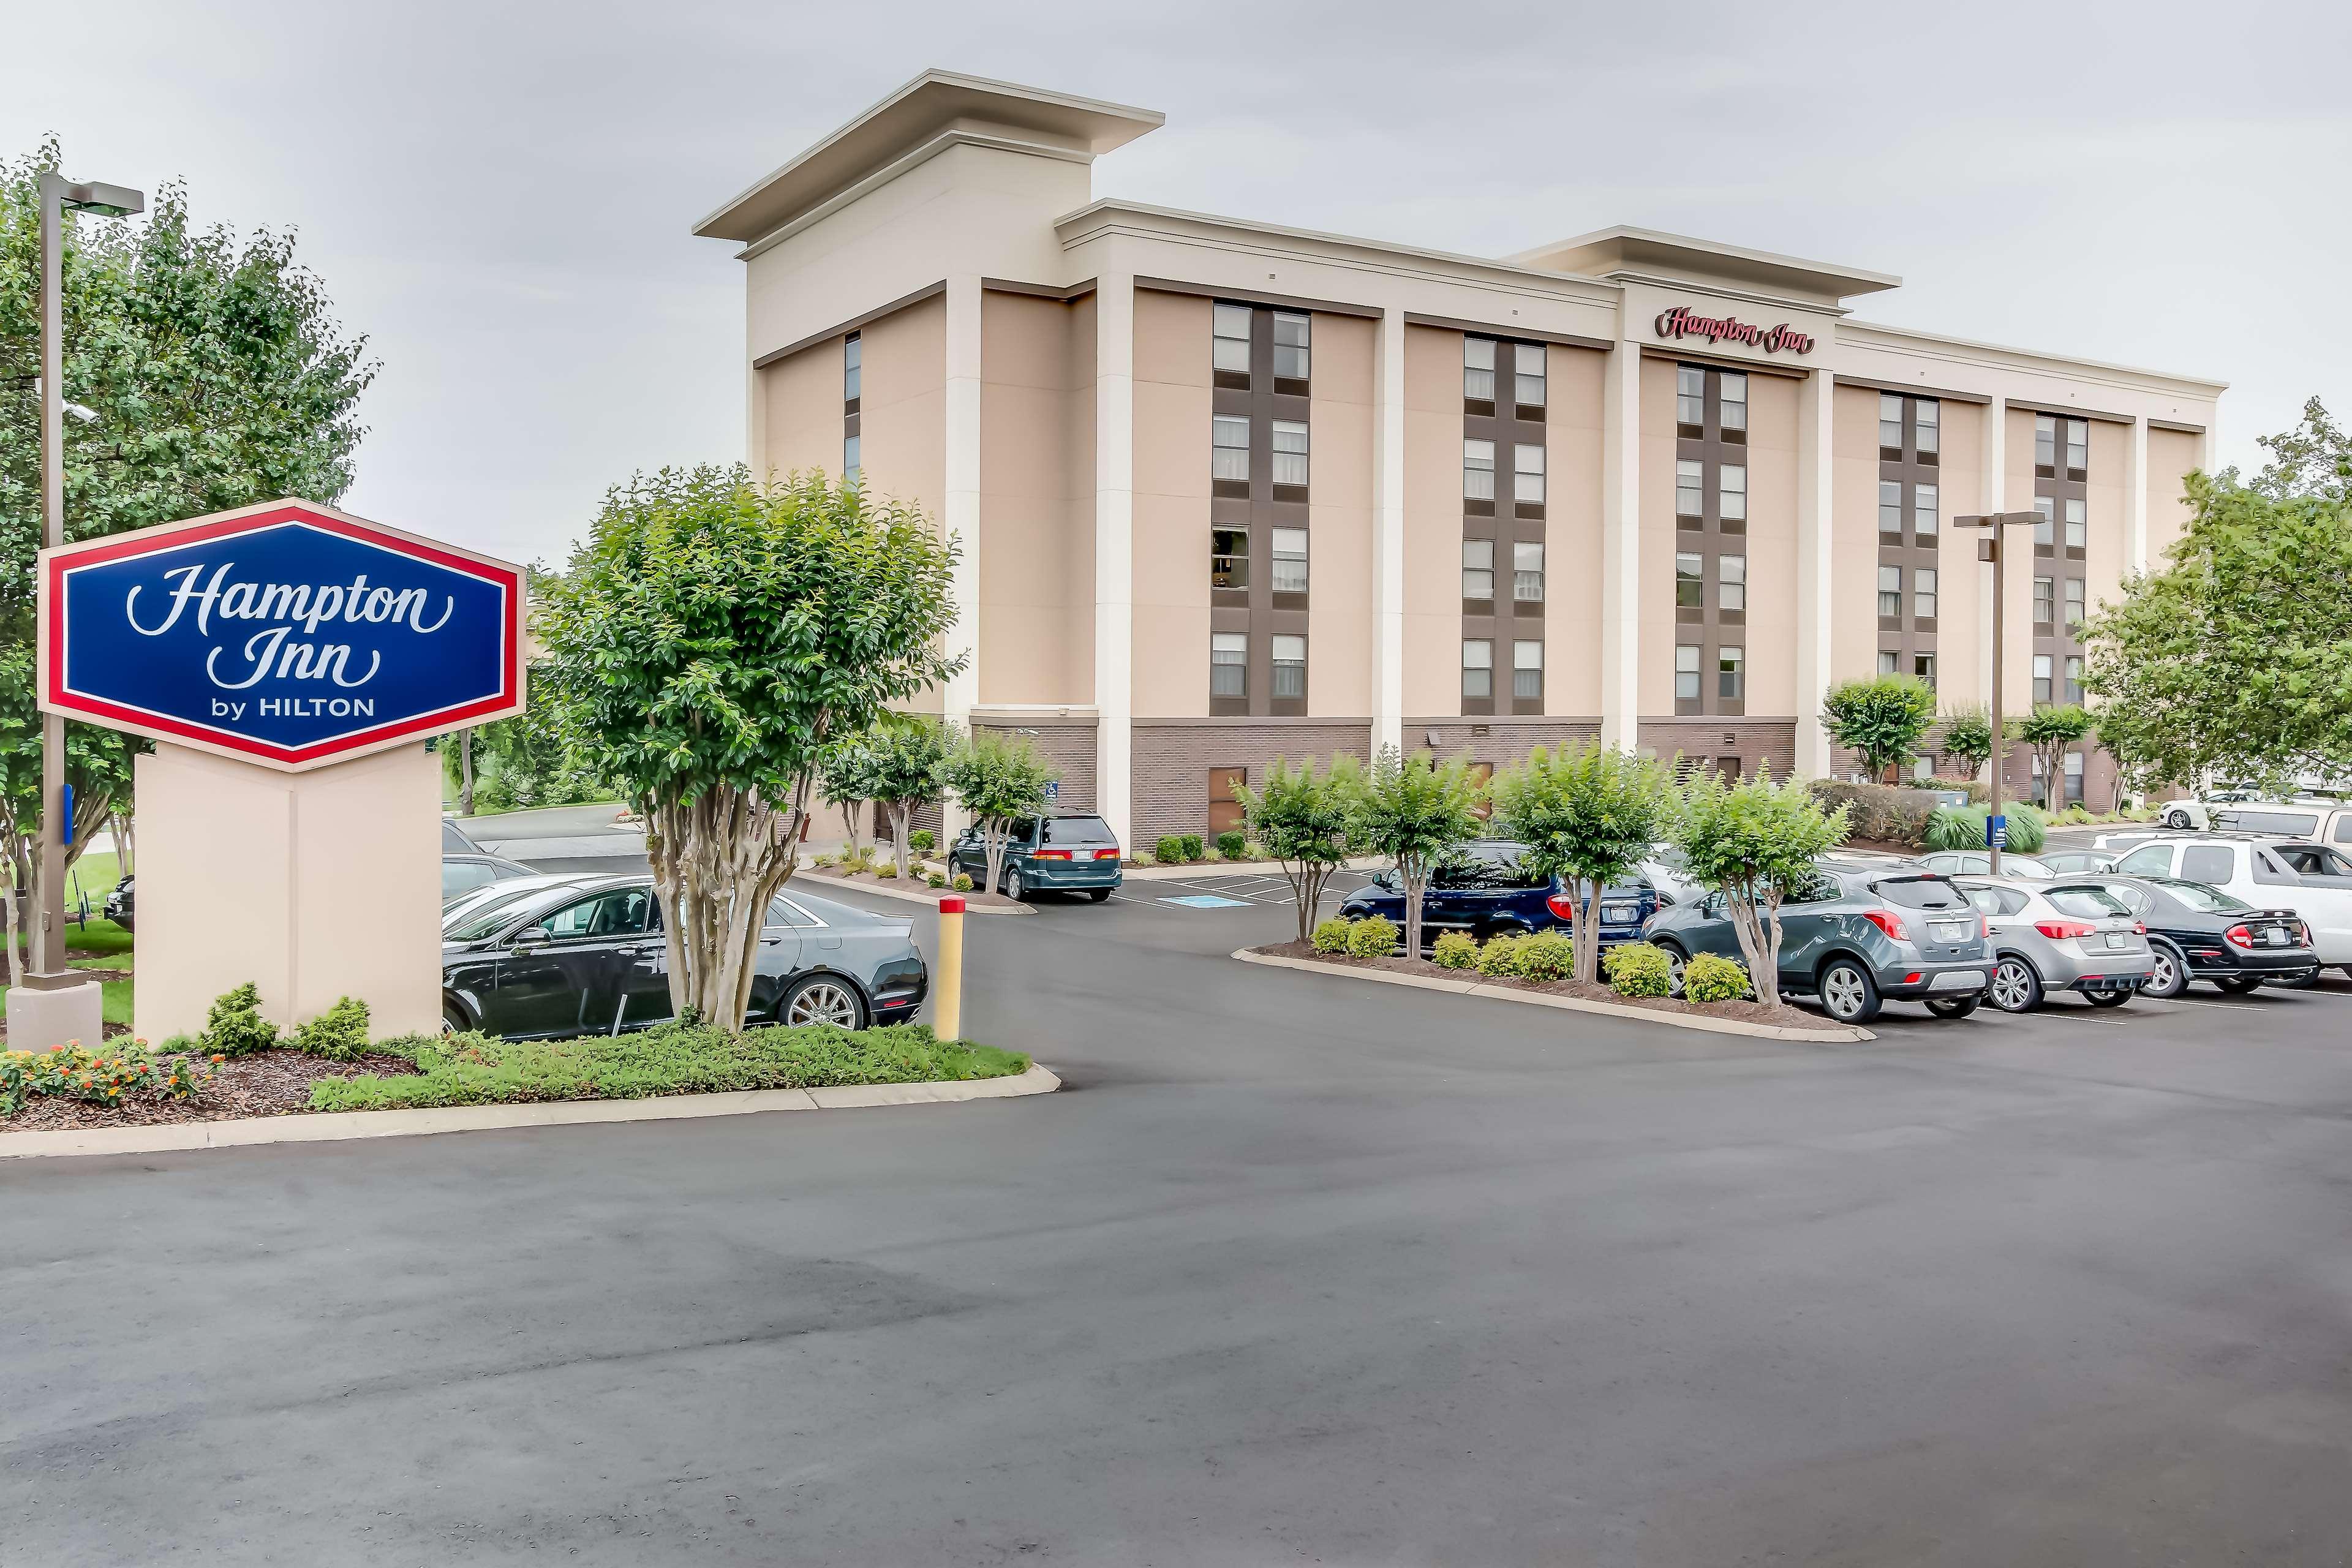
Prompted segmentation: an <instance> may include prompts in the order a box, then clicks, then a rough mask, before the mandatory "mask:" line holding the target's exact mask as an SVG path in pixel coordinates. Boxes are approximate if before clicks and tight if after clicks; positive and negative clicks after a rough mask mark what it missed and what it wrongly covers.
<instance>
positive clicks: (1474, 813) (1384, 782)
mask: <svg viewBox="0 0 2352 1568" xmlns="http://www.w3.org/2000/svg"><path fill="white" fill-rule="evenodd" d="M1485 795H1486V792H1485V790H1484V789H1483V788H1482V787H1481V785H1480V784H1478V782H1477V781H1476V780H1475V779H1474V778H1472V777H1471V776H1470V764H1469V763H1467V762H1466V761H1465V760H1463V759H1462V758H1459V757H1456V758H1454V760H1453V761H1451V762H1443V763H1441V762H1439V761H1437V760H1436V758H1434V757H1433V756H1432V755H1431V754H1430V753H1429V752H1414V753H1413V754H1412V756H1410V757H1407V756H1402V755H1400V754H1399V753H1398V752H1397V749H1396V748H1395V747H1394V746H1383V747H1381V750H1380V753H1379V755H1377V756H1376V757H1374V758H1373V759H1372V766H1371V771H1370V773H1368V774H1366V775H1365V778H1364V782H1363V787H1362V788H1361V789H1360V790H1358V791H1357V792H1356V813H1355V816H1356V828H1355V837H1356V842H1357V843H1358V844H1360V846H1362V847H1363V848H1364V849H1366V850H1367V851H1369V852H1370V853H1372V854H1374V855H1379V856H1382V857H1384V858H1387V859H1388V861H1389V862H1390V863H1391V865H1392V866H1393V867H1394V868H1395V874H1396V879H1397V882H1398V887H1399V890H1400V891H1401V892H1402V893H1403V895H1404V951H1405V954H1406V956H1407V957H1410V958H1418V957H1420V956H1421V900H1422V896H1423V894H1425V893H1426V892H1428V891H1429V877H1430V873H1431V872H1433V871H1434V870H1436V869H1437V868H1438V867H1439V866H1441V865H1443V864H1444V862H1445V860H1446V858H1448V857H1449V856H1450V855H1452V854H1453V852H1454V850H1455V849H1456V848H1458V847H1461V846H1462V845H1464V844H1466V843H1468V842H1469V841H1470V840H1471V839H1473V838H1475V837H1478V832H1479V829H1480V828H1481V827H1482V826H1484V825H1483V824H1482V823H1480V822H1479V820H1478V807H1479V805H1480V804H1481V803H1482V801H1483V800H1484V799H1485Z"/></svg>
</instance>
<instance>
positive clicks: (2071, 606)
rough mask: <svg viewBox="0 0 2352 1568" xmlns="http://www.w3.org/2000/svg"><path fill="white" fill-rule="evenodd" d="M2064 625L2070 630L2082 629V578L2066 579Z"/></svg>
mask: <svg viewBox="0 0 2352 1568" xmlns="http://www.w3.org/2000/svg"><path fill="white" fill-rule="evenodd" d="M2066 625H2067V626H2068V627H2069V628H2070V629H2071V630H2074V631H2080V630H2082V629H2083V580H2082V579H2081V578H2080V577H2069V578H2067V579H2066Z"/></svg>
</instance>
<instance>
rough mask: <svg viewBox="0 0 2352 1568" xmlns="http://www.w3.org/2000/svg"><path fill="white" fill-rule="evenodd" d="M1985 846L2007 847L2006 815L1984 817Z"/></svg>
mask: <svg viewBox="0 0 2352 1568" xmlns="http://www.w3.org/2000/svg"><path fill="white" fill-rule="evenodd" d="M1985 847H1986V848H1988V849H2006V848H2008V847H2009V818H2008V816H1988V817H1986V818H1985Z"/></svg>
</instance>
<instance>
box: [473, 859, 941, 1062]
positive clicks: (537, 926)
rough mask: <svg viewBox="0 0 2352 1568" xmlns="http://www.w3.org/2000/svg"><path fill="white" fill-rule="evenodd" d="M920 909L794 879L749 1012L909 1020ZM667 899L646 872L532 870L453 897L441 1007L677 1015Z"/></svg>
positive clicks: (485, 1019)
mask: <svg viewBox="0 0 2352 1568" xmlns="http://www.w3.org/2000/svg"><path fill="white" fill-rule="evenodd" d="M913 928H914V922H913V921H907V920H893V919H889V918H887V917H885V916H881V915H874V914H868V913H866V911H865V910H858V909H852V908H851V907H849V906H848V905H846V904H837V903H835V902H833V901H832V900H828V899H813V898H809V897H806V896H804V895H803V894H802V893H800V892H798V891H796V890H793V891H787V892H784V893H781V894H779V895H777V897H776V899H775V900H774V901H773V902H772V903H771V904H770V905H769V906H768V923H767V925H766V926H765V927H764V928H763V929H762V930H761V933H760V949H759V953H758V956H757V959H756V961H755V963H756V969H757V975H756V978H755V979H754V980H753V981H752V983H751V1006H750V1008H749V1009H748V1010H747V1013H746V1021H747V1022H751V1023H759V1024H792V1025H803V1024H832V1025H835V1026H839V1027H841V1028H845V1029H862V1028H865V1027H866V1026H868V1025H870V1024H876V1023H884V1024H895V1023H904V1022H906V1021H907V1020H908V1019H909V1018H912V1017H913V1016H915V1010H916V1008H918V1007H919V1006H920V1005H922V1001H923V997H924V995H925V994H926V993H927V992H928V991H929V988H930V973H929V970H928V969H927V968H926V967H925V966H924V963H923V955H922V952H920V951H919V949H918V948H917V947H916V946H915V943H914V941H913V938H912V937H911V935H910V934H909V933H910V932H911V931H912V930H913ZM668 965H669V957H668V952H667V948H666V946H665V945H664V943H663V941H662V930H661V905H660V903H659V901H658V900H656V898H655V897H654V888H653V882H652V879H650V878H646V877H641V876H640V877H524V878H517V879H514V880H513V881H511V882H505V883H493V884H492V885H491V886H489V887H488V888H485V889H480V890H478V891H477V892H475V893H473V894H470V895H467V896H466V897H464V898H462V899H460V900H457V901H456V902H454V903H452V904H451V905H450V906H449V907H448V909H447V910H445V911H444V913H443V916H442V925H441V1019H442V1026H443V1027H445V1028H447V1029H451V1030H462V1029H483V1030H487V1031H488V1032H489V1033H492V1034H498V1035H506V1036H509V1037H516V1038H526V1039H528V1038H551V1037H558V1036H565V1035H584V1034H614V1035H617V1034H620V1033H621V1032H622V1031H624V1030H627V1029H642V1028H645V1027H646V1026H649V1025H653V1024H658V1023H663V1022H665V1021H667V1019H668V1018H669V1016H670V1003H669V967H668Z"/></svg>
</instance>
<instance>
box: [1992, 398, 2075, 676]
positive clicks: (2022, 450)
mask: <svg viewBox="0 0 2352 1568" xmlns="http://www.w3.org/2000/svg"><path fill="white" fill-rule="evenodd" d="M2034 418H2035V416H2034V415H2033V414H2032V412H2031V411H2030V410H2026V409H2021V408H2012V409H2011V410H2010V411H2009V419H2008V427H2009V428H2008V434H2007V436H2006V437H2004V440H2005V442H2006V445H2005V446H2004V447H2003V448H2002V450H2001V458H2002V459H2003V461H2002V467H2003V468H2004V469H2005V470H2006V472H2007V475H2008V478H2007V479H2006V480H2005V481H2004V482H2005V484H2006V485H2007V487H2008V492H2009V493H2008V495H2007V497H2006V498H2005V500H2003V501H2002V504H2001V510H2003V511H2032V510H2033V421H2034ZM2058 537H2059V538H2061V539H2063V538H2064V537H2065V526H2064V524H2063V522H2061V523H2060V525H2059V528H2058ZM2001 549H2002V553H2003V555H2004V556H2005V560H2004V561H2003V563H2002V576H2003V578H2004V581H2003V583H2002V584H2001V592H2002V595H2003V597H2002V599H2001V605H2000V613H2001V638H2000V643H2001V647H2000V658H2001V680H2000V700H2001V707H2002V709H2003V710H2004V711H2005V712H2009V713H2023V712H2025V711H2027V710H2029V709H2031V708H2032V705H2033V579H2034V578H2036V577H2038V576H2041V575H2043V574H2045V573H2046V574H2051V575H2057V574H2058V573H2057V572H2056V571H2055V569H2054V568H2051V567H2044V566H2042V565H2039V564H2037V563H2039V562H2040V561H2041V560H2042V557H2041V556H2038V555H2036V554H2034V553H2033V530H2032V529H2031V528H2012V529H2011V530H2010V531H2009V534H2008V537H2007V538H2006V539H2005V540H2004V541H2003V542H2002V546H2001Z"/></svg>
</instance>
